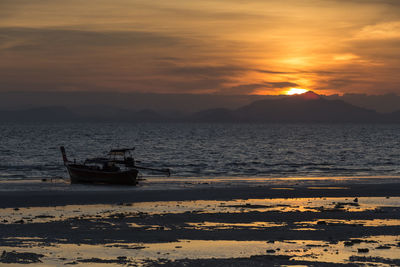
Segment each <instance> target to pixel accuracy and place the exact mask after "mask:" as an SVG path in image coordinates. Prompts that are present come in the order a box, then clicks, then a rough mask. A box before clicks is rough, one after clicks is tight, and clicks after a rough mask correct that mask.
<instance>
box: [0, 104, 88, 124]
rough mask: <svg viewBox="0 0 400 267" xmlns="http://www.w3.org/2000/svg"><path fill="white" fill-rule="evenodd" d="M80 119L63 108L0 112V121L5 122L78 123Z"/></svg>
mask: <svg viewBox="0 0 400 267" xmlns="http://www.w3.org/2000/svg"><path fill="white" fill-rule="evenodd" d="M80 119H81V118H80V116H79V115H77V114H76V113H74V112H72V111H71V110H69V109H67V108H65V107H58V106H57V107H37V108H29V109H22V110H12V111H10V110H3V111H0V121H7V122H15V121H19V122H36V121H42V122H58V121H63V122H68V121H79V120H80Z"/></svg>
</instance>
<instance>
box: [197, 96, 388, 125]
mask: <svg viewBox="0 0 400 267" xmlns="http://www.w3.org/2000/svg"><path fill="white" fill-rule="evenodd" d="M192 118H196V119H197V121H199V119H200V118H201V119H202V120H203V121H205V122H209V121H219V122H224V121H231V122H382V121H386V117H385V116H384V115H382V114H379V113H377V112H376V111H373V110H368V109H364V108H360V107H356V106H353V105H351V104H348V103H346V102H343V101H341V100H326V99H324V98H322V97H320V96H319V95H318V94H316V93H314V92H311V91H309V92H307V93H304V94H301V95H293V96H287V97H283V98H280V99H265V100H258V101H255V102H253V103H251V104H249V105H246V106H244V107H241V108H238V109H235V110H230V111H229V110H226V109H224V110H221V109H214V110H208V111H202V112H198V113H197V114H195V115H194V116H192Z"/></svg>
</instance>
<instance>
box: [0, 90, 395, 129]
mask: <svg viewBox="0 0 400 267" xmlns="http://www.w3.org/2000/svg"><path fill="white" fill-rule="evenodd" d="M0 122H199V123H214V122H215V123H216V122H218V123H278V122H285V123H297V122H300V123H315V122H317V123H348V122H349V123H350V122H351V123H400V110H399V111H395V112H390V113H380V112H377V111H375V110H372V109H366V108H363V107H358V106H355V105H353V104H350V103H347V102H345V101H343V100H335V99H333V100H332V99H329V98H326V97H323V96H320V95H318V94H316V93H314V92H312V91H308V92H306V93H304V94H300V95H292V96H282V97H280V98H267V99H261V100H256V101H253V102H251V103H250V104H247V105H244V106H241V107H239V108H233V109H229V108H212V109H205V110H201V111H197V112H181V111H170V112H166V111H161V110H153V109H140V110H135V109H126V108H116V107H110V106H101V105H94V106H82V107H79V108H70V107H63V106H43V107H34V108H26V109H14V110H0Z"/></svg>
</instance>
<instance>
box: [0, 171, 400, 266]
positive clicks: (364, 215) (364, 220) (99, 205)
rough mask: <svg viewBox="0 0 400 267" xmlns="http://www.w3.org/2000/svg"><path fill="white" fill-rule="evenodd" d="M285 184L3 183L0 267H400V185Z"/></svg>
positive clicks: (382, 182)
mask: <svg viewBox="0 0 400 267" xmlns="http://www.w3.org/2000/svg"><path fill="white" fill-rule="evenodd" d="M242 180H244V179H242ZM286 181H287V180H284V181H280V182H279V183H278V182H271V183H257V182H254V181H253V180H251V179H250V181H247V182H246V183H243V181H240V182H239V183H231V182H232V180H224V181H221V182H219V183H209V182H204V180H202V181H199V180H197V182H195V181H193V180H192V181H191V184H186V185H185V184H184V185H181V186H177V184H174V185H170V186H168V184H166V183H164V184H162V183H158V184H157V183H156V182H155V181H154V180H153V181H145V182H143V183H142V184H141V185H140V186H138V187H129V188H126V187H123V186H104V185H99V186H98V185H92V186H89V185H72V186H71V185H69V184H66V183H64V184H50V183H48V182H43V183H37V185H36V187H35V186H33V187H30V188H28V189H27V188H26V187H24V185H22V186H21V187H18V188H19V189H20V190H14V191H6V190H4V186H5V187H7V184H4V183H3V184H0V189H3V190H1V192H0V215H1V217H2V220H1V222H0V249H1V250H2V251H3V253H2V255H1V257H0V263H12V264H15V265H16V266H19V264H28V263H36V264H38V263H43V264H46V265H49V266H57V265H65V264H68V265H69V264H72V265H77V266H85V265H86V264H88V263H90V264H92V265H94V266H97V265H100V266H102V265H104V264H107V265H109V266H121V265H127V264H131V265H134V266H137V265H140V266H148V267H153V266H161V265H162V266H176V267H177V266H182V267H183V266H188V265H200V266H209V265H213V266H241V265H248V266H279V265H296V264H297V265H301V264H305V265H317V266H358V265H359V264H381V265H382V266H385V264H387V266H390V265H392V266H393V265H398V264H400V258H399V257H398V255H400V213H399V210H400V190H399V189H400V183H399V182H398V180H397V179H394V180H393V179H379V183H373V182H372V181H371V180H369V181H368V179H367V178H366V179H364V180H362V179H356V180H352V181H353V183H351V182H350V181H349V180H340V179H339V180H329V179H325V180H319V182H315V180H313V181H305V180H304V179H299V180H292V181H291V182H290V183H286ZM317 181H318V180H317ZM362 181H364V182H362ZM376 181H378V180H376ZM393 181H395V182H393ZM192 183H193V184H192ZM1 186H3V188H1ZM163 186H164V187H165V189H163V190H162V189H160V188H162V187H163ZM24 189H25V190H24Z"/></svg>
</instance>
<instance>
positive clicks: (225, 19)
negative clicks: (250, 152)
mask: <svg viewBox="0 0 400 267" xmlns="http://www.w3.org/2000/svg"><path fill="white" fill-rule="evenodd" d="M290 88H303V89H309V90H313V91H315V92H317V93H322V94H336V93H338V94H343V93H367V94H385V93H398V94H400V1H399V0H307V1H306V0H279V1H265V0H249V1H244V0H229V1H227V0H218V1H209V0H203V1H187V0H182V1H178V0H169V1H165V0H163V1H157V0H153V1H148V0H143V1H137V0H113V1H105V0H90V1H87V0H64V1H58V0H35V1H32V0H1V1H0V91H119V92H156V93H157V92H159V93H207V94H208V93H214V94H281V93H284V92H285V91H287V90H289V89H290Z"/></svg>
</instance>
